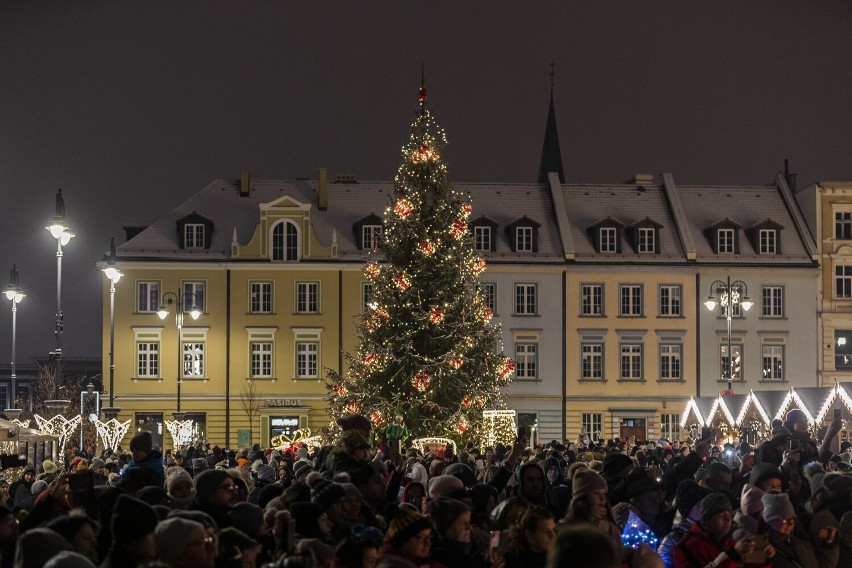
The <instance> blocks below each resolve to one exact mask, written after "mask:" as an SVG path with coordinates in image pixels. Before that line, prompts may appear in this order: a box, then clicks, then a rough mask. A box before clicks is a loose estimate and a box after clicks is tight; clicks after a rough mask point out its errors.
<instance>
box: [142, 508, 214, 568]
mask: <svg viewBox="0 0 852 568" xmlns="http://www.w3.org/2000/svg"><path fill="white" fill-rule="evenodd" d="M155 534H156V539H157V548H158V550H159V552H160V560H162V561H163V562H164V563H165V564H167V565H168V566H172V567H175V568H184V567H186V568H190V567H191V568H214V567H215V566H216V550H215V548H214V543H213V538H212V537H211V536H209V535H208V534H207V530H206V529H205V528H204V525H202V524H201V523H198V522H195V521H191V520H189V519H184V518H182V517H169V518H168V519H166V520H165V521H163V522H161V523H160V524H159V525H157V529H156V531H155Z"/></svg>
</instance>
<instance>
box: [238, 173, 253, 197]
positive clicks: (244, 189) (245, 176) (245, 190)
mask: <svg viewBox="0 0 852 568" xmlns="http://www.w3.org/2000/svg"><path fill="white" fill-rule="evenodd" d="M250 183H251V176H250V175H249V171H248V170H247V169H246V168H243V169H241V170H240V197H248V196H249V184H250Z"/></svg>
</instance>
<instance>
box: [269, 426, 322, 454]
mask: <svg viewBox="0 0 852 568" xmlns="http://www.w3.org/2000/svg"><path fill="white" fill-rule="evenodd" d="M320 438H321V436H311V430H310V428H300V429H298V430H296V431H295V432H293V436H292V437H290V436H287V435H286V434H279V435H278V436H273V437H272V439H271V440H269V444H270V445H271V446H272V447H273V448H275V449H276V450H288V449H290V448H292V447H293V446H294V445H296V444H304V445H305V446H308V447H314V446H319V445H320V444H321V441H320Z"/></svg>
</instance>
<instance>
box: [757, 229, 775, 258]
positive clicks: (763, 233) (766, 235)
mask: <svg viewBox="0 0 852 568" xmlns="http://www.w3.org/2000/svg"><path fill="white" fill-rule="evenodd" d="M757 242H758V243H759V244H758V246H759V249H760V254H775V253H776V252H777V251H778V231H776V230H775V229H760V230H759V231H758V236H757Z"/></svg>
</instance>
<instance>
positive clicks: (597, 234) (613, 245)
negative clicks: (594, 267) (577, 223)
mask: <svg viewBox="0 0 852 568" xmlns="http://www.w3.org/2000/svg"><path fill="white" fill-rule="evenodd" d="M623 230H624V224H623V223H622V222H621V221H619V220H617V219H614V218H612V217H607V218H606V219H601V220H600V221H598V222H597V223H595V224H594V225H592V226H591V227H589V228H588V232H589V236H591V237H592V240H593V241H594V244H595V250H596V251H597V252H599V253H620V252H621V234H622V232H623Z"/></svg>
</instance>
